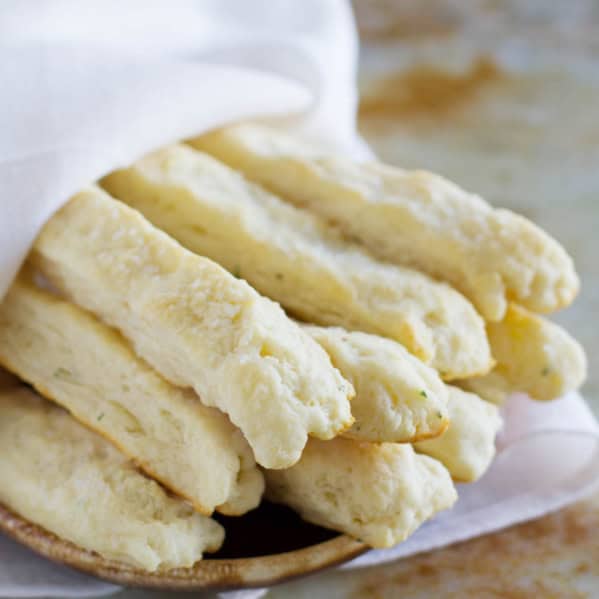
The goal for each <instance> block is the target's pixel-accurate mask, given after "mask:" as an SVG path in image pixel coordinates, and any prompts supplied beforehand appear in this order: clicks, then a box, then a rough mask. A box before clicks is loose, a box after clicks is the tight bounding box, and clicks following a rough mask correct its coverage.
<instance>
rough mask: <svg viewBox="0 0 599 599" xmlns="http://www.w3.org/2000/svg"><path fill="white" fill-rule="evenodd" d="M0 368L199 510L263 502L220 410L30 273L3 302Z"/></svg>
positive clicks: (257, 476)
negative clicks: (163, 375)
mask: <svg viewBox="0 0 599 599" xmlns="http://www.w3.org/2000/svg"><path fill="white" fill-rule="evenodd" d="M0 363H2V364H3V365H4V366H6V367H7V368H9V369H10V370H11V371H13V372H15V373H17V374H18V375H19V376H20V377H21V378H22V379H23V380H25V381H27V382H28V383H31V384H32V385H33V386H34V387H36V389H38V390H39V391H40V392H41V393H42V394H43V395H45V396H46V397H48V398H49V399H53V400H54V401H56V402H57V403H59V404H60V405H62V406H63V407H65V408H66V409H67V410H69V411H70V412H71V413H72V414H73V415H74V416H75V418H77V419H78V420H79V421H81V422H83V423H84V424H85V425H86V426H88V427H89V428H92V429H93V430H95V431H96V432H98V433H100V434H101V435H102V436H103V437H105V438H107V439H109V440H111V441H112V442H113V443H114V444H115V445H116V446H117V447H118V448H119V449H121V451H123V453H125V454H126V455H128V456H129V457H130V458H132V459H133V460H135V462H136V463H137V464H138V465H139V466H140V467H141V468H142V469H143V470H144V471H146V472H147V473H148V474H150V476H153V477H154V478H157V479H159V480H160V481H161V482H162V483H164V485H166V486H167V487H169V488H170V489H171V490H173V491H174V492H176V493H177V494H179V495H181V496H183V497H185V498H186V499H188V500H189V501H190V502H191V503H192V504H193V505H194V507H195V508H196V509H197V510H198V511H199V512H201V513H203V514H206V515H210V514H211V513H212V512H213V511H214V509H215V508H216V509H219V510H220V511H224V512H225V513H229V514H231V513H235V514H242V513H244V512H247V511H248V510H250V509H253V508H255V507H256V506H257V505H258V504H259V503H260V499H261V497H262V491H263V489H264V481H263V478H262V474H261V473H260V471H259V470H258V468H257V467H256V464H255V462H254V459H253V456H252V452H251V449H250V447H249V445H248V444H247V442H246V441H245V439H243V436H242V435H241V432H240V431H239V430H238V429H236V428H235V427H234V426H233V425H232V424H231V423H230V421H229V420H228V418H227V417H226V416H225V415H224V414H223V413H222V412H220V411H218V410H217V409H215V408H208V407H206V406H204V405H202V403H201V402H200V400H199V399H198V397H197V395H195V393H194V392H193V391H191V390H186V389H180V388H179V387H174V386H173V385H171V384H170V383H168V382H166V381H165V380H164V379H162V378H161V377H160V376H159V375H158V374H156V373H155V372H154V371H153V370H152V369H151V368H150V367H149V366H148V365H147V364H146V363H145V362H143V361H142V360H141V359H139V358H138V357H137V356H136V355H135V354H134V352H133V351H132V349H131V348H130V347H129V344H128V343H127V342H126V341H125V340H124V339H123V337H121V335H119V334H118V333H117V332H116V331H114V330H112V329H110V328H109V327H107V326H106V325H105V324H103V323H101V322H100V321H98V320H96V319H95V318H94V317H93V316H92V315H91V314H88V313H87V312H85V311H84V310H82V309H81V308H78V307H77V306H75V305H72V304H69V303H68V302H65V301H63V300H61V299H59V298H57V297H55V296H52V295H51V294H50V293H48V292H47V291H42V290H40V289H37V288H36V287H35V286H34V284H33V283H32V282H30V281H28V280H26V279H25V278H24V277H22V278H20V279H17V281H15V282H14V283H13V285H12V287H11V288H10V290H9V292H8V294H7V295H6V297H5V298H4V300H3V302H2V304H0ZM234 498H237V500H236V502H237V504H235V502H234V503H233V505H230V503H229V502H230V501H231V500H232V499H234ZM223 504H224V505H223Z"/></svg>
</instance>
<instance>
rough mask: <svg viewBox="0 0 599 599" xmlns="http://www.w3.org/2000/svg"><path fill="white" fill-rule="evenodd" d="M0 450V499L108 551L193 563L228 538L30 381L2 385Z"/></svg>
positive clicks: (125, 558)
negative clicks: (36, 390) (44, 397)
mask: <svg viewBox="0 0 599 599" xmlns="http://www.w3.org/2000/svg"><path fill="white" fill-rule="evenodd" d="M0 455H1V456H2V459H0V480H1V481H2V484H1V485H0V501H2V503H4V504H5V505H6V506H7V507H9V508H10V509H12V510H14V511H15V512H17V513H18V514H20V515H21V516H22V517H23V518H25V519H27V520H29V521H30V522H33V523H35V524H38V525H39V526H42V527H43V528H45V529H46V530H48V531H50V532H52V533H54V534H56V535H57V536H59V537H61V538H63V539H66V540H68V541H71V542H72V543H75V544H76V545H78V546H80V547H82V548H84V549H87V550H89V551H96V552H97V553H99V554H100V555H101V556H103V557H104V558H107V559H111V560H117V561H119V562H123V563H125V564H129V565H131V566H134V567H137V568H143V569H144V570H149V571H154V570H157V569H170V568H181V567H189V566H191V565H193V564H194V563H195V562H197V561H198V560H200V559H202V553H203V552H204V551H216V550H217V549H218V548H219V547H220V546H221V544H222V542H223V539H224V530H223V529H222V527H221V526H220V524H218V523H216V522H215V521H214V520H212V519H210V518H207V517H206V516H202V515H200V514H198V513H196V512H194V511H193V509H192V508H191V506H189V505H188V504H186V503H185V502H184V501H182V500H180V499H177V498H174V497H170V496H169V495H167V493H166V492H165V491H164V490H163V489H162V487H161V486H160V485H158V484H157V483H156V482H154V481H153V480H150V479H148V478H146V477H145V476H143V475H142V474H140V473H139V472H138V471H137V470H136V469H135V466H134V464H133V463H132V462H131V461H129V460H128V459H127V458H126V457H124V456H123V455H122V454H120V453H119V452H118V451H117V450H116V449H114V448H113V447H112V445H110V443H108V442H107V441H105V440H104V439H103V438H102V437H100V436H99V435H96V434H95V433H93V432H92V431H90V430H88V429H87V428H85V427H83V426H81V425H80V424H79V423H77V422H76V421H75V420H74V419H73V418H71V416H69V415H68V414H67V412H65V411H64V410H62V409H61V408H58V407H56V406H54V405H52V404H51V403H49V402H46V401H44V400H42V399H41V398H39V397H37V396H36V395H35V394H34V393H33V392H31V391H29V390H27V389H25V388H24V387H21V388H16V389H10V390H3V391H0Z"/></svg>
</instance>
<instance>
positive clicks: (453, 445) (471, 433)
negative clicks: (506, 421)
mask: <svg viewBox="0 0 599 599" xmlns="http://www.w3.org/2000/svg"><path fill="white" fill-rule="evenodd" d="M447 389H448V394H449V400H448V406H449V418H450V422H451V424H450V426H449V428H448V429H447V430H446V431H445V432H444V433H443V434H442V435H441V436H440V437H437V438H436V439H431V440H429V441H422V442H420V443H416V444H415V445H414V448H415V449H416V451H418V452H421V453H425V454H427V455H429V456H431V457H432V458H435V459H436V460H439V461H440V462H441V463H442V464H443V465H444V466H445V467H446V468H447V470H449V473H450V474H451V476H452V478H453V479H454V480H456V481H459V482H473V481H475V480H477V479H479V478H480V477H481V476H482V475H483V474H484V473H485V472H486V470H487V468H488V467H489V465H490V464H491V461H492V460H493V458H494V457H495V437H496V435H497V433H498V432H499V429H500V428H501V426H502V420H501V416H500V415H499V410H498V408H497V406H494V405H493V404H491V403H489V402H487V401H484V400H482V399H481V398H480V397H478V396H477V395H475V394H474V393H467V392H466V391H462V390H461V389H458V388H457V387H453V386H450V385H448V386H447Z"/></svg>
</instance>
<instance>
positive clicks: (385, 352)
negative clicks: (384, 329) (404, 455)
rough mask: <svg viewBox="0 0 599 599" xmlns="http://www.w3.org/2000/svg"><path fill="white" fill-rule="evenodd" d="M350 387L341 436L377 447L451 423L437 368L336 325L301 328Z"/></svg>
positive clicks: (388, 341)
mask: <svg viewBox="0 0 599 599" xmlns="http://www.w3.org/2000/svg"><path fill="white" fill-rule="evenodd" d="M304 330H305V331H307V332H308V333H309V334H310V335H311V336H312V338H313V339H314V340H315V341H317V342H318V343H319V344H320V345H321V346H322V347H323V348H324V350H325V351H326V352H327V353H328V354H329V356H330V358H331V361H332V362H333V364H334V366H336V367H337V368H338V369H339V371H340V372H341V374H342V375H343V376H344V377H345V378H346V379H347V380H348V381H350V382H351V383H352V385H353V386H354V389H355V390H356V397H355V398H354V399H353V401H352V406H351V409H352V415H353V416H354V418H355V419H356V421H355V422H354V424H353V426H352V427H351V428H350V429H349V430H347V431H345V432H344V433H343V435H344V436H345V437H349V438H352V439H356V440H360V441H371V442H376V443H383V442H396V443H406V442H414V441H418V440H422V439H427V438H431V437H437V436H439V435H441V434H442V433H443V431H444V430H445V429H446V428H447V426H448V424H449V414H448V408H447V387H446V385H444V384H443V382H442V381H441V379H440V378H439V375H438V374H437V372H436V371H435V370H433V369H432V368H430V367H429V366H426V365H425V364H423V363H422V362H421V361H420V360H419V359H418V358H416V357H414V356H412V355H411V354H410V353H408V351H406V349H404V348H403V347H402V346H401V345H399V344H398V343H396V342H395V341H391V339H385V338H384V337H379V336H377V335H369V334H367V333H359V332H348V331H346V330H345V329H342V328H339V327H318V326H313V325H305V326H304Z"/></svg>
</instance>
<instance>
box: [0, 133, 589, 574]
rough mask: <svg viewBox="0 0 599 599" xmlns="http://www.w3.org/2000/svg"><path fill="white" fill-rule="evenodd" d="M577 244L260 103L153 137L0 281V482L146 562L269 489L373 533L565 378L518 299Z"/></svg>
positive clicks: (476, 466)
mask: <svg viewBox="0 0 599 599" xmlns="http://www.w3.org/2000/svg"><path fill="white" fill-rule="evenodd" d="M577 290H578V279H577V276H576V273H575V271H574V267H573V264H572V261H571V259H570V258H569V256H568V255H567V254H566V252H565V251H564V250H563V249H562V247H561V246H560V245H559V244H558V243H557V242H556V241H554V240H553V239H552V238H550V237H549V236H548V235H547V234H545V233H544V232H543V231H541V230H540V229H539V228H538V227H536V226H535V225H533V224H532V223H530V222H529V221H527V220H526V219H524V218H522V217H520V216H517V215H515V214H513V213H511V212H508V211H506V210H496V209H493V208H491V207H490V206H489V205H488V204H486V203H485V202H484V201H483V200H481V199H480V198H478V197H477V196H474V195H471V194H468V193H466V192H464V191H462V190H461V189H459V188H458V187H456V186H455V185H453V184H451V183H449V182H448V181H446V180H445V179H443V178H441V177H438V176H435V175H432V174H430V173H426V172H407V171H402V170H400V169H397V168H392V167H390V166H384V165H381V164H356V163H354V162H351V161H349V160H345V159H343V158H338V157H330V156H326V155H323V154H322V152H321V151H319V150H318V149H317V148H314V147H313V146H311V145H306V144H304V143H303V142H299V141H298V140H295V139H292V138H289V137H287V136H286V135H285V134H282V133H281V132H279V131H276V130H271V129H267V128H265V127H262V126H258V125H249V124H247V125H245V124H244V125H238V126H233V127H229V128H226V129H223V130H219V131H215V132H212V133H209V134H207V135H205V136H203V137H201V138H199V139H196V140H194V141H192V142H191V143H189V144H187V145H176V146H172V147H168V148H166V149H162V150H159V151H158V152H155V153H153V154H151V155H149V156H147V157H145V158H143V159H142V160H140V161H139V162H137V163H136V164H134V165H133V166H131V167H130V168H127V169H124V170H121V171H118V172H115V173H112V174H110V175H108V176H107V177H105V178H104V179H103V180H102V181H101V182H100V187H91V188H90V189H87V190H85V191H82V192H81V193H79V194H77V195H76V196H75V197H73V198H72V199H71V200H70V201H69V202H68V203H67V204H66V205H65V206H64V207H63V208H62V209H61V210H60V211H59V212H58V213H57V214H55V215H54V216H53V218H52V219H51V220H50V221H49V222H48V223H47V224H46V225H45V227H44V228H43V230H42V232H41V234H40V235H39V237H38V239H37V240H36V242H35V245H34V246H33V248H32V251H31V254H30V256H29V259H28V261H27V264H26V265H25V267H24V269H23V271H22V272H21V274H20V276H19V278H18V279H17V280H16V282H15V283H14V284H13V286H12V288H11V289H10V291H9V293H8V294H7V296H6V297H5V298H4V300H3V303H2V305H1V306H0V363H2V365H3V366H5V367H6V368H7V369H8V370H10V371H12V372H13V373H14V374H16V375H18V376H19V377H20V378H21V379H22V380H23V381H25V382H27V383H29V384H30V385H31V386H33V387H34V388H35V389H36V390H37V391H38V392H39V393H40V394H42V395H43V396H45V397H46V398H47V399H50V400H52V401H53V402H55V403H56V404H58V405H59V406H62V408H65V409H66V411H65V410H62V409H60V408H58V407H54V406H52V404H50V403H48V402H45V401H43V400H42V399H40V398H39V397H36V396H35V394H34V393H33V392H32V391H30V390H27V389H26V388H24V387H22V386H18V384H17V383H16V382H15V381H14V380H9V381H3V383H2V393H1V395H0V412H1V413H2V416H1V417H0V446H1V451H0V456H2V457H1V458H0V474H1V475H2V480H3V481H4V484H3V485H2V488H1V489H0V501H2V502H3V503H5V504H6V505H8V506H9V507H10V508H12V509H13V510H15V511H17V512H18V513H20V514H21V515H22V516H23V517H25V518H27V519H29V520H31V521H34V522H36V523H38V524H40V525H41V526H43V527H45V528H46V529H48V530H49V531H52V532H54V533H56V534H58V535H59V536H61V537H63V538H65V539H68V540H70V541H72V542H74V543H76V544H78V545H80V546H82V547H84V548H86V549H90V550H95V551H97V552H98V553H100V554H101V555H103V556H105V557H107V558H110V559H116V560H120V561H122V562H125V563H128V564H132V565H134V566H137V567H141V568H144V569H148V570H155V569H164V568H172V567H181V566H189V565H191V564H193V563H194V562H196V561H197V560H199V559H201V557H202V554H203V552H208V551H214V550H216V549H218V547H219V546H220V544H221V543H222V540H223V537H224V531H223V529H222V527H221V525H220V524H218V523H217V522H216V521H214V520H213V519H211V518H210V516H211V514H212V513H213V512H214V511H217V512H220V513H223V514H227V515H241V514H243V513H246V512H247V511H248V510H251V509H253V508H254V507H256V506H257V505H258V504H259V502H260V501H261V498H262V496H263V494H265V496H266V498H268V499H270V500H272V501H276V502H280V503H284V504H287V505H288V506H290V507H292V508H293V509H295V510H297V511H298V512H299V513H300V514H301V515H302V517H304V518H305V519H306V520H309V521H311V522H314V523H317V524H320V525H323V526H326V527H329V528H332V529H335V530H338V531H341V532H345V533H347V534H349V535H351V536H353V537H356V538H359V539H361V540H363V541H364V542H365V543H367V544H369V545H371V546H372V547H389V546H391V545H394V544H396V543H399V542H401V541H403V540H404V539H406V538H407V537H408V536H409V535H410V534H411V533H412V532H414V530H416V529H417V528H418V527H419V526H420V525H421V524H422V523H423V522H424V521H426V520H427V519H429V518H431V517H432V516H433V515H434V514H435V513H437V512H438V511H440V510H444V509H447V508H449V507H450V506H451V505H452V504H453V503H454V501H455V500H456V497H457V495H456V490H455V488H454V484H453V481H461V482H470V481H474V480H476V479H478V478H479V477H480V476H482V475H483V473H484V472H485V470H486V469H487V467H488V466H489V464H490V462H491V461H492V458H493V455H494V452H495V436H496V434H497V432H498V430H499V429H500V427H501V418H500V415H499V410H498V404H500V403H501V402H502V401H503V400H504V398H505V397H506V395H508V394H510V393H512V392H515V391H520V392H525V393H528V394H529V395H530V396H531V397H533V398H535V399H539V400H549V399H553V398H555V397H558V396H560V395H563V394H564V393H565V392H567V391H569V390H572V389H575V388H577V387H578V386H579V385H580V384H581V383H582V381H583V379H584V376H585V356H584V353H583V351H582V349H581V348H580V346H579V345H578V343H577V342H576V341H575V340H574V339H572V338H571V337H570V336H569V335H568V334H567V333H566V332H565V331H564V330H562V329H561V328H560V327H558V326H557V325H555V324H553V323H551V322H549V321H548V320H546V319H544V318H543V317H541V316H539V315H537V313H545V312H551V311H554V310H556V309H558V308H560V307H563V306H565V305H567V304H568V303H570V302H571V301H572V299H573V298H574V296H575V295H576V293H577Z"/></svg>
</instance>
